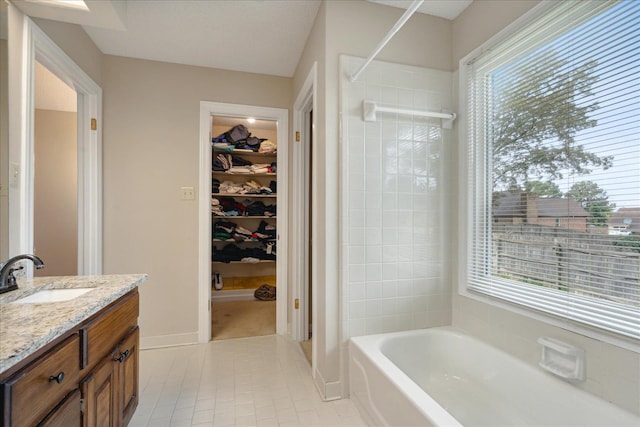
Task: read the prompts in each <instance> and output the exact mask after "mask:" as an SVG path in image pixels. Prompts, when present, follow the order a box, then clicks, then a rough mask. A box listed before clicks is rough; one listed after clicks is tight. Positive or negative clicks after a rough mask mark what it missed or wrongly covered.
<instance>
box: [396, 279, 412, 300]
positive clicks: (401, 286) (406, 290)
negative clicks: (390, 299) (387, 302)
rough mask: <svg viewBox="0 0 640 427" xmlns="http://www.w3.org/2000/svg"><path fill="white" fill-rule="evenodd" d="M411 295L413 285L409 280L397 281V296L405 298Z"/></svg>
mask: <svg viewBox="0 0 640 427" xmlns="http://www.w3.org/2000/svg"><path fill="white" fill-rule="evenodd" d="M411 295H413V283H412V280H411V279H401V280H398V296H399V297H407V296H411Z"/></svg>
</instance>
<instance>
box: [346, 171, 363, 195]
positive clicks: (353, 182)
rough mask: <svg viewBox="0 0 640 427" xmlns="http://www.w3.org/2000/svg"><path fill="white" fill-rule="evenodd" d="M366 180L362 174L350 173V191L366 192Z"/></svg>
mask: <svg viewBox="0 0 640 427" xmlns="http://www.w3.org/2000/svg"><path fill="white" fill-rule="evenodd" d="M364 182H365V178H364V175H363V174H362V173H359V172H352V171H349V190H350V191H364V190H365V186H364Z"/></svg>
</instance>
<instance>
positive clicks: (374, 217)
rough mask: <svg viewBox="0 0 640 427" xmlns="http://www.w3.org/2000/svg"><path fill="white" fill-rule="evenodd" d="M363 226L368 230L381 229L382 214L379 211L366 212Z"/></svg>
mask: <svg viewBox="0 0 640 427" xmlns="http://www.w3.org/2000/svg"><path fill="white" fill-rule="evenodd" d="M365 226H366V227H368V228H381V227H382V212H381V211H380V210H370V211H367V215H366V219H365Z"/></svg>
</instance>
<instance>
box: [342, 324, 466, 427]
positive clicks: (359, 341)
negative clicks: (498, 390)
mask: <svg viewBox="0 0 640 427" xmlns="http://www.w3.org/2000/svg"><path fill="white" fill-rule="evenodd" d="M416 331H420V332H422V331H431V332H434V333H438V334H444V333H447V334H454V335H456V336H458V337H459V336H465V337H466V336H469V335H468V334H466V333H465V332H464V331H463V330H462V329H460V328H456V327H454V326H437V327H433V328H423V329H412V330H409V331H399V332H388V333H381V334H373V335H362V336H358V337H352V338H350V339H349V360H350V361H354V362H357V360H354V358H353V354H352V347H355V348H356V349H357V351H358V352H359V353H360V355H361V356H362V357H364V358H365V359H367V360H368V361H369V362H371V363H373V364H374V365H376V366H378V367H379V368H380V369H379V371H380V374H381V375H382V376H384V377H385V378H387V379H388V380H389V381H390V382H391V383H392V384H393V385H394V386H395V387H396V389H397V390H398V391H399V392H400V393H401V394H402V395H404V397H406V398H407V400H409V401H410V402H411V403H412V404H413V406H414V407H415V409H416V410H417V411H418V412H419V413H420V414H421V415H422V416H424V417H425V418H426V419H428V420H430V421H431V422H432V423H434V425H438V426H454V427H458V426H459V427H462V424H461V423H460V421H458V420H457V419H456V418H455V417H454V416H453V415H451V413H449V412H448V411H447V410H446V409H445V408H443V407H442V406H441V405H440V403H438V402H437V401H436V400H435V399H434V398H433V397H431V396H430V395H429V394H428V393H427V392H425V391H424V390H423V389H422V388H421V387H420V386H419V385H418V384H416V383H415V382H414V381H413V380H412V379H411V378H410V377H409V376H408V375H407V374H405V373H404V372H403V371H402V370H401V369H400V368H399V367H398V366H396V365H395V364H394V363H393V362H392V361H391V360H390V359H389V358H388V357H387V356H386V355H385V354H384V353H382V347H381V344H382V341H384V340H387V339H389V338H393V337H402V336H408V335H415V334H416ZM436 331H437V332H436ZM367 349H372V350H373V351H371V352H369V351H367ZM351 374H352V373H351V372H350V373H349V375H351ZM367 397H368V398H369V403H371V404H373V402H371V397H370V395H368V396H367ZM372 407H373V408H374V410H375V406H373V405H372ZM427 408H429V411H427V410H426V409H427ZM377 415H379V416H380V417H381V418H382V419H383V420H384V422H385V424H386V425H390V424H389V423H388V422H387V420H386V419H385V418H384V417H383V416H382V415H381V414H379V413H378V414H377Z"/></svg>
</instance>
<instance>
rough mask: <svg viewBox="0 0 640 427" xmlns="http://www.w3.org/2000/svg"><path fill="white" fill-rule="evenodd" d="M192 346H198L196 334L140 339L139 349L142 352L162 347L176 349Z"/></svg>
mask: <svg viewBox="0 0 640 427" xmlns="http://www.w3.org/2000/svg"><path fill="white" fill-rule="evenodd" d="M193 344H198V333H197V332H192V333H188V334H174V335H157V336H153V337H141V338H140V348H141V349H142V350H149V349H152V348H162V347H178V346H183V345H193Z"/></svg>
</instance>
